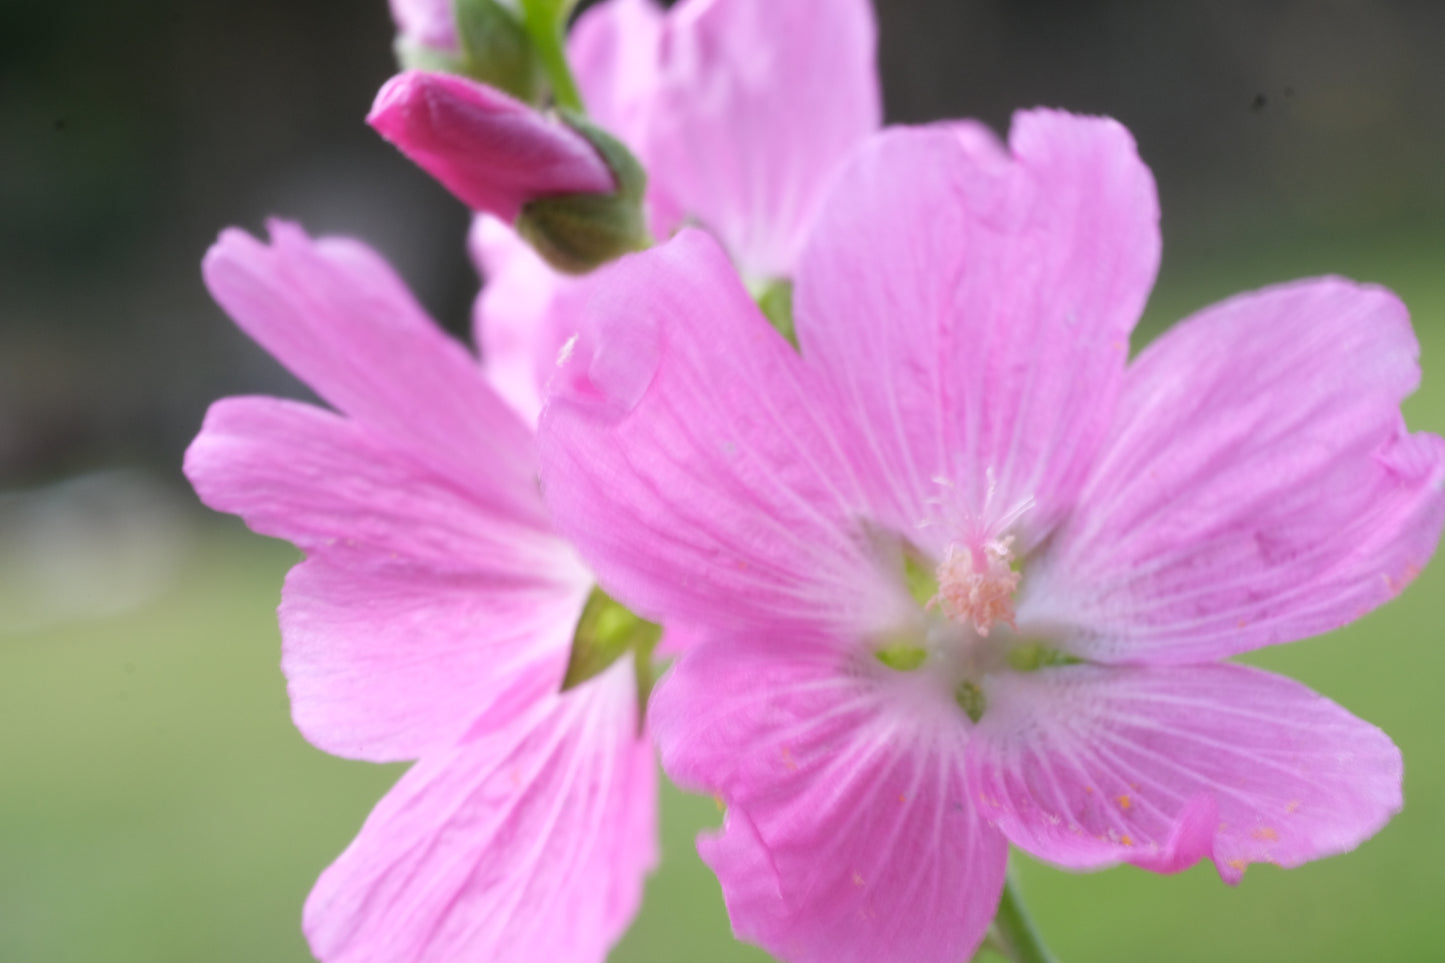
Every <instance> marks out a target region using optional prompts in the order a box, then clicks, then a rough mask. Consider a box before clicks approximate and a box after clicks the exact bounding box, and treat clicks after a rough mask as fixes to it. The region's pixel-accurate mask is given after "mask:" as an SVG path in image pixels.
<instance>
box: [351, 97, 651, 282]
mask: <svg viewBox="0 0 1445 963" xmlns="http://www.w3.org/2000/svg"><path fill="white" fill-rule="evenodd" d="M367 120H368V121H369V122H370V123H371V125H372V126H373V127H375V128H376V129H377V131H379V132H380V133H381V135H382V136H383V137H385V138H386V139H387V140H389V141H391V142H392V143H393V144H395V145H396V147H397V148H398V149H400V150H401V152H402V153H404V154H406V156H407V157H409V158H411V159H412V160H413V161H415V162H416V163H417V164H418V165H419V166H420V167H421V168H422V169H423V170H425V171H426V172H427V173H429V174H431V175H432V176H433V177H435V178H436V179H437V180H439V181H441V182H442V184H443V185H445V186H446V187H447V189H448V190H450V191H451V192H452V193H453V194H455V195H456V196H457V197H458V198H460V199H461V200H462V201H463V202H465V203H466V204H467V205H468V206H469V207H471V208H472V209H473V210H476V211H481V212H484V213H487V214H493V215H495V216H497V217H499V218H501V219H502V220H504V221H506V222H508V223H510V224H513V225H514V226H516V228H517V229H518V231H519V232H520V233H521V234H522V235H523V236H524V237H525V238H527V240H528V241H530V242H531V243H532V245H533V246H534V247H535V248H536V249H537V251H538V253H540V254H541V255H542V256H543V257H544V258H546V259H547V261H548V263H550V264H551V265H552V266H553V267H555V268H557V269H558V270H560V271H565V272H568V273H572V274H580V273H585V272H587V271H590V270H592V269H593V268H595V267H597V266H598V265H600V264H603V263H606V262H607V261H610V260H612V259H613V258H616V257H619V256H621V255H622V254H625V253H627V252H628V251H634V250H637V249H638V248H640V247H642V246H643V245H644V242H645V238H646V226H645V224H644V223H643V216H642V197H643V194H644V192H645V190H646V174H645V173H644V172H643V170H642V168H641V167H640V166H639V165H638V163H637V161H636V160H635V159H634V158H633V157H632V155H631V154H630V153H629V152H628V150H627V148H626V147H624V146H623V145H622V144H621V143H620V142H618V141H617V140H616V139H615V138H613V137H611V136H609V135H608V134H607V133H606V132H605V131H602V130H600V129H599V128H597V127H595V126H593V125H591V124H589V123H587V122H586V121H585V120H584V119H582V118H576V117H570V116H569V117H568V118H567V120H566V122H565V123H564V122H562V121H559V120H555V119H553V118H550V117H548V116H545V115H543V114H541V113H539V112H537V111H535V110H533V109H532V108H530V107H528V106H527V105H525V104H523V103H521V102H519V101H516V100H513V99H512V98H511V97H508V96H507V95H506V94H503V93H501V92H500V91H497V90H494V89H492V88H490V87H485V86H482V85H480V84H476V83H473V82H471V81H469V80H466V79H465V78H462V77H456V76H452V75H448V74H433V73H426V72H423V71H409V72H407V73H404V74H401V75H399V76H397V77H395V78H393V79H392V80H391V81H390V82H388V83H387V84H386V86H384V87H382V89H381V92H380V93H379V94H377V98H376V103H375V105H374V106H373V107H372V110H371V114H370V116H369V117H368V118H367Z"/></svg>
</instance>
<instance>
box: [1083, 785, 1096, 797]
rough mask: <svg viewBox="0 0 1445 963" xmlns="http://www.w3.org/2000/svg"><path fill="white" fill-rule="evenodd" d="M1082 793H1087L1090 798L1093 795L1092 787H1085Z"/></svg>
mask: <svg viewBox="0 0 1445 963" xmlns="http://www.w3.org/2000/svg"><path fill="white" fill-rule="evenodd" d="M1084 792H1086V793H1088V794H1089V795H1090V796H1092V795H1093V794H1094V787H1093V786H1085V787H1084Z"/></svg>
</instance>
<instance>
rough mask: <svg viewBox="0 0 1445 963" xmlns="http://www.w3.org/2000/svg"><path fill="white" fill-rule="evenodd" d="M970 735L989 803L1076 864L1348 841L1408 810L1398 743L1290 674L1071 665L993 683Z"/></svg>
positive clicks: (1290, 855) (1295, 859)
mask: <svg viewBox="0 0 1445 963" xmlns="http://www.w3.org/2000/svg"><path fill="white" fill-rule="evenodd" d="M987 694H988V700H989V701H988V709H987V710H986V711H985V712H984V714H983V717H982V718H981V719H980V721H979V725H978V728H977V729H975V730H974V739H973V741H972V742H970V743H969V747H968V779H969V785H970V787H971V788H972V789H973V791H974V793H975V798H976V799H977V801H978V805H979V808H980V809H981V811H982V812H983V814H984V815H985V816H987V817H988V818H989V819H990V820H992V821H993V822H995V823H996V824H997V825H998V827H999V828H1000V829H1001V830H1003V832H1004V834H1005V835H1007V836H1008V838H1009V840H1010V841H1011V842H1013V843H1014V844H1015V845H1017V846H1021V847H1022V848H1024V849H1026V850H1028V851H1029V852H1030V853H1032V854H1034V855H1035V856H1038V857H1039V858H1041V859H1045V860H1048V861H1050V862H1053V863H1058V864H1060V865H1062V866H1066V867H1071V868H1075V869H1092V868H1095V867H1100V866H1109V865H1113V864H1115V863H1121V862H1128V863H1135V864H1137V865H1140V866H1143V867H1145V868H1147V869H1154V870H1158V871H1161V872H1176V871H1178V870H1181V869H1184V868H1186V867H1188V866H1190V865H1192V864H1193V863H1194V862H1196V861H1197V860H1199V859H1200V858H1203V857H1206V856H1207V857H1211V858H1212V859H1213V860H1214V862H1215V865H1216V866H1217V867H1218V869H1219V872H1220V875H1221V876H1223V877H1224V878H1225V879H1226V880H1228V881H1230V882H1234V881H1237V880H1238V879H1239V877H1240V874H1241V873H1243V871H1244V867H1245V866H1246V865H1247V864H1248V863H1252V862H1269V863H1277V864H1278V865H1281V866H1298V865H1299V864H1300V863H1303V862H1306V861H1308V860H1311V859H1317V858H1319V857H1321V856H1329V855H1333V854H1335V853H1342V852H1347V851H1349V850H1351V849H1354V848H1355V847H1356V846H1358V845H1359V844H1360V843H1361V842H1362V841H1364V840H1365V839H1367V838H1368V837H1370V836H1372V835H1373V834H1374V833H1376V832H1377V831H1379V829H1380V828H1381V827H1382V826H1384V825H1385V823H1386V822H1387V821H1388V820H1389V819H1390V817H1391V816H1392V815H1394V814H1395V813H1397V812H1399V811H1400V807H1401V805H1402V804H1403V800H1402V797H1401V793H1400V781H1401V776H1402V768H1401V761H1400V751H1399V750H1398V749H1396V748H1395V746H1394V744H1393V743H1391V742H1390V739H1389V737H1388V736H1386V735H1385V734H1384V733H1383V732H1381V731H1380V730H1379V729H1376V728H1375V727H1374V726H1372V725H1370V724H1369V723H1367V722H1362V721H1361V720H1359V719H1357V718H1355V717H1354V716H1352V715H1350V714H1349V713H1348V712H1346V711H1345V710H1344V709H1342V708H1340V707H1339V706H1338V705H1336V704H1335V703H1333V702H1331V701H1329V700H1328V699H1325V698H1324V697H1322V696H1319V695H1317V694H1315V693H1314V692H1312V691H1310V690H1309V689H1308V688H1306V687H1305V686H1302V685H1300V684H1299V683H1297V682H1294V681H1292V680H1290V679H1286V678H1283V677H1281V676H1276V675H1272V674H1270V673H1268V672H1263V671H1260V670H1258V669H1252V668H1246V667H1244V666H1237V665H1227V664H1210V665H1192V666H1165V667H1121V668H1109V667H1103V666H1072V667H1065V668H1055V669H1046V670H1042V671H1039V672H1035V673H1030V674H1022V673H1008V674H1005V675H1002V676H999V677H996V678H995V679H994V680H991V681H990V683H989V685H988V688H987Z"/></svg>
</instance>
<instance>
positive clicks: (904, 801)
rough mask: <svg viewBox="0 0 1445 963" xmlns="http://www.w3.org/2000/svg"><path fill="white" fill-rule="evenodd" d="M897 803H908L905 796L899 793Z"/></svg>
mask: <svg viewBox="0 0 1445 963" xmlns="http://www.w3.org/2000/svg"><path fill="white" fill-rule="evenodd" d="M898 801H899V802H901V803H906V802H908V797H907V796H906V795H904V794H903V793H899V794H898Z"/></svg>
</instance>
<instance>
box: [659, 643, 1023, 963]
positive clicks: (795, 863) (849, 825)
mask: <svg viewBox="0 0 1445 963" xmlns="http://www.w3.org/2000/svg"><path fill="white" fill-rule="evenodd" d="M850 658H851V655H850V654H840V653H839V651H838V649H837V647H835V646H816V647H806V646H800V645H797V644H795V642H794V640H792V639H790V638H788V637H786V636H774V637H766V636H765V637H762V638H755V639H753V640H751V641H748V642H743V641H741V640H739V639H727V640H725V641H723V642H720V643H717V644H709V645H705V646H703V647H702V648H699V649H695V650H693V651H692V652H690V653H688V654H686V655H684V656H683V657H682V658H681V659H680V660H679V661H678V663H677V664H676V665H675V666H674V668H673V669H672V671H671V672H670V673H669V674H668V675H667V676H666V677H665V679H664V680H663V682H662V683H661V685H660V687H659V688H658V690H657V691H656V692H655V693H654V695H653V699H652V704H651V709H650V714H651V715H650V717H651V721H652V725H653V732H654V734H655V735H656V737H657V740H658V745H659V747H660V748H661V751H662V756H663V767H664V768H665V769H666V770H667V772H668V774H669V775H670V776H671V777H672V778H673V779H674V780H676V781H677V782H678V783H679V784H680V785H682V786H683V787H684V788H689V789H693V790H696V791H702V792H712V793H717V794H718V795H719V797H720V799H721V801H722V802H723V803H725V804H726V805H727V807H728V810H727V819H726V821H725V823H724V828H723V831H722V833H721V834H719V835H713V836H704V837H702V838H701V839H699V841H698V850H699V852H700V853H701V854H702V857H703V859H704V860H705V861H706V862H707V863H708V864H709V865H710V866H712V868H713V870H714V871H715V872H716V873H717V875H718V879H719V880H720V881H721V883H722V886H723V896H724V899H725V900H726V902H727V906H728V913H729V915H730V916H731V918H732V923H733V931H734V933H735V934H736V935H737V936H738V937H739V938H740V939H743V940H747V941H749V942H752V943H756V944H758V945H760V946H762V947H764V948H765V949H767V950H769V951H770V952H772V953H774V954H776V955H777V956H778V957H779V958H780V959H786V960H790V961H792V963H813V961H817V963H850V961H858V963H863V961H867V963H873V961H877V960H907V961H909V963H958V961H960V960H967V959H969V958H970V957H971V956H972V953H973V951H974V950H975V949H976V948H977V947H978V945H979V943H980V941H981V940H982V939H983V936H984V933H985V931H986V930H987V928H988V924H989V921H990V919H991V918H992V917H993V914H994V910H995V908H996V907H997V905H998V899H999V893H1000V891H1001V890H1002V887H1003V878H1004V868H1005V864H1006V862H1007V846H1006V844H1005V842H1004V840H1003V838H1002V837H1001V836H999V835H998V834H997V833H996V832H994V831H993V830H992V829H991V828H990V827H988V826H987V825H986V824H985V823H984V822H983V820H982V819H980V818H979V816H978V814H977V811H976V809H975V807H974V806H973V804H972V802H971V801H970V798H969V794H968V790H967V787H966V785H965V783H964V776H963V771H962V770H963V745H964V739H965V738H966V727H967V725H968V721H967V719H966V718H965V717H964V716H963V714H962V713H961V712H960V711H959V710H958V708H957V707H956V706H954V705H952V700H951V699H950V698H949V697H948V696H947V694H946V693H944V694H943V697H942V698H941V699H939V698H929V697H936V696H938V695H939V693H936V692H928V693H914V692H909V691H898V690H896V689H894V688H893V687H892V686H890V685H889V683H895V682H900V681H901V682H909V683H911V682H917V681H921V680H922V674H919V676H916V677H911V678H910V677H909V676H908V675H907V674H904V673H890V670H887V669H883V668H882V666H881V665H878V664H877V663H876V662H874V661H873V660H872V659H871V657H867V656H865V657H864V658H865V659H866V660H867V662H869V663H873V664H872V665H871V666H870V665H868V664H852V662H851V661H850ZM870 669H872V670H876V672H870V671H869V670H870ZM879 674H891V675H892V676H893V678H890V679H884V680H883V681H882V682H881V683H880V680H879ZM936 710H941V711H936Z"/></svg>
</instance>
